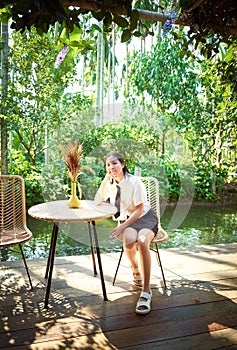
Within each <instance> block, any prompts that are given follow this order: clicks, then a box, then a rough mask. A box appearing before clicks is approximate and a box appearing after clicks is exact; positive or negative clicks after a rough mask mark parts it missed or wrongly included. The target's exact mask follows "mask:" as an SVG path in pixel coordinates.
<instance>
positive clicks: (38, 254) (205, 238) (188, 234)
mask: <svg viewBox="0 0 237 350" xmlns="http://www.w3.org/2000/svg"><path fill="white" fill-rule="evenodd" d="M182 210H183V212H185V215H184V217H185V216H186V212H187V210H186V208H185V207H183V208H182V207H181V208H179V212H180V215H182ZM174 211H175V208H172V207H167V208H165V210H164V212H163V214H162V218H161V223H162V226H163V227H164V228H165V229H166V230H167V232H168V234H169V240H168V241H166V242H165V243H163V244H162V247H163V248H165V247H169V248H170V247H187V246H196V245H202V244H207V245H211V244H218V243H233V242H237V206H236V205H228V206H223V207H222V206H200V205H199V206H194V205H193V206H192V207H191V209H190V210H189V212H188V215H187V216H186V217H185V219H184V220H183V222H182V224H181V225H180V226H179V227H172V228H170V227H169V225H170V222H171V219H172V217H173V213H174ZM172 222H174V220H173V221H172ZM114 225H115V223H114V222H113V221H112V220H111V219H107V220H103V221H100V222H98V223H97V230H98V234H99V241H100V247H101V251H102V252H112V251H120V249H121V243H120V242H119V241H117V240H116V239H112V238H110V236H109V232H110V229H111V228H112V227H114ZM28 226H29V228H30V229H31V230H32V232H33V239H32V240H31V241H30V242H27V243H26V244H25V245H24V251H25V254H26V257H27V259H36V258H46V257H48V251H49V245H50V238H51V231H52V223H50V222H45V221H40V220H36V219H33V218H30V217H29V218H28ZM89 253H90V246H89V238H88V230H87V223H70V224H67V223H63V224H61V225H60V234H59V237H58V244H57V252H56V255H57V256H71V255H82V254H89ZM1 254H2V256H1V260H4V261H6V260H8V261H10V260H16V259H21V257H20V255H19V254H12V253H11V254H9V253H8V251H7V250H4V251H2V252H1Z"/></svg>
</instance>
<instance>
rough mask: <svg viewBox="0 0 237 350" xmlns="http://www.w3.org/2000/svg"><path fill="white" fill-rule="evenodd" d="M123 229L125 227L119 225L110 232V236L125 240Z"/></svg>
mask: <svg viewBox="0 0 237 350" xmlns="http://www.w3.org/2000/svg"><path fill="white" fill-rule="evenodd" d="M123 231H124V228H123V227H121V226H120V225H119V226H117V227H115V228H114V229H113V230H112V231H111V232H110V237H112V238H117V239H120V240H123V237H122V236H123Z"/></svg>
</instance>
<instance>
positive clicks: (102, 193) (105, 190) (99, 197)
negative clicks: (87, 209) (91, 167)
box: [94, 182, 110, 205]
mask: <svg viewBox="0 0 237 350" xmlns="http://www.w3.org/2000/svg"><path fill="white" fill-rule="evenodd" d="M109 192H110V191H109V186H108V184H106V185H103V182H102V183H101V185H100V187H99V189H98V191H97V192H96V194H95V198H94V202H95V204H96V205H100V204H101V203H102V202H104V201H106V200H107V199H108V198H109Z"/></svg>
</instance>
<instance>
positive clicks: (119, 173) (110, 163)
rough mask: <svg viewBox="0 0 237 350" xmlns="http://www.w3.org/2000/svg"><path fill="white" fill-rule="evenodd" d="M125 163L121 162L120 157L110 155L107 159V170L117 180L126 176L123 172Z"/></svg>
mask: <svg viewBox="0 0 237 350" xmlns="http://www.w3.org/2000/svg"><path fill="white" fill-rule="evenodd" d="M123 168H124V164H123V163H121V162H120V161H119V160H118V158H116V157H114V156H109V157H108V158H107V159H106V163H105V169H106V172H107V173H108V174H109V175H111V176H112V177H113V178H115V180H121V179H122V178H123V176H124V174H123Z"/></svg>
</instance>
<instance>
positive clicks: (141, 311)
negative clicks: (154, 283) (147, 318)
mask: <svg viewBox="0 0 237 350" xmlns="http://www.w3.org/2000/svg"><path fill="white" fill-rule="evenodd" d="M151 297H152V292H151V291H150V293H147V292H141V295H140V298H144V299H146V300H139V301H138V302H137V305H136V309H135V311H136V313H137V314H138V315H146V314H148V313H149V312H150V311H151ZM140 306H145V307H146V309H139V307H140Z"/></svg>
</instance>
